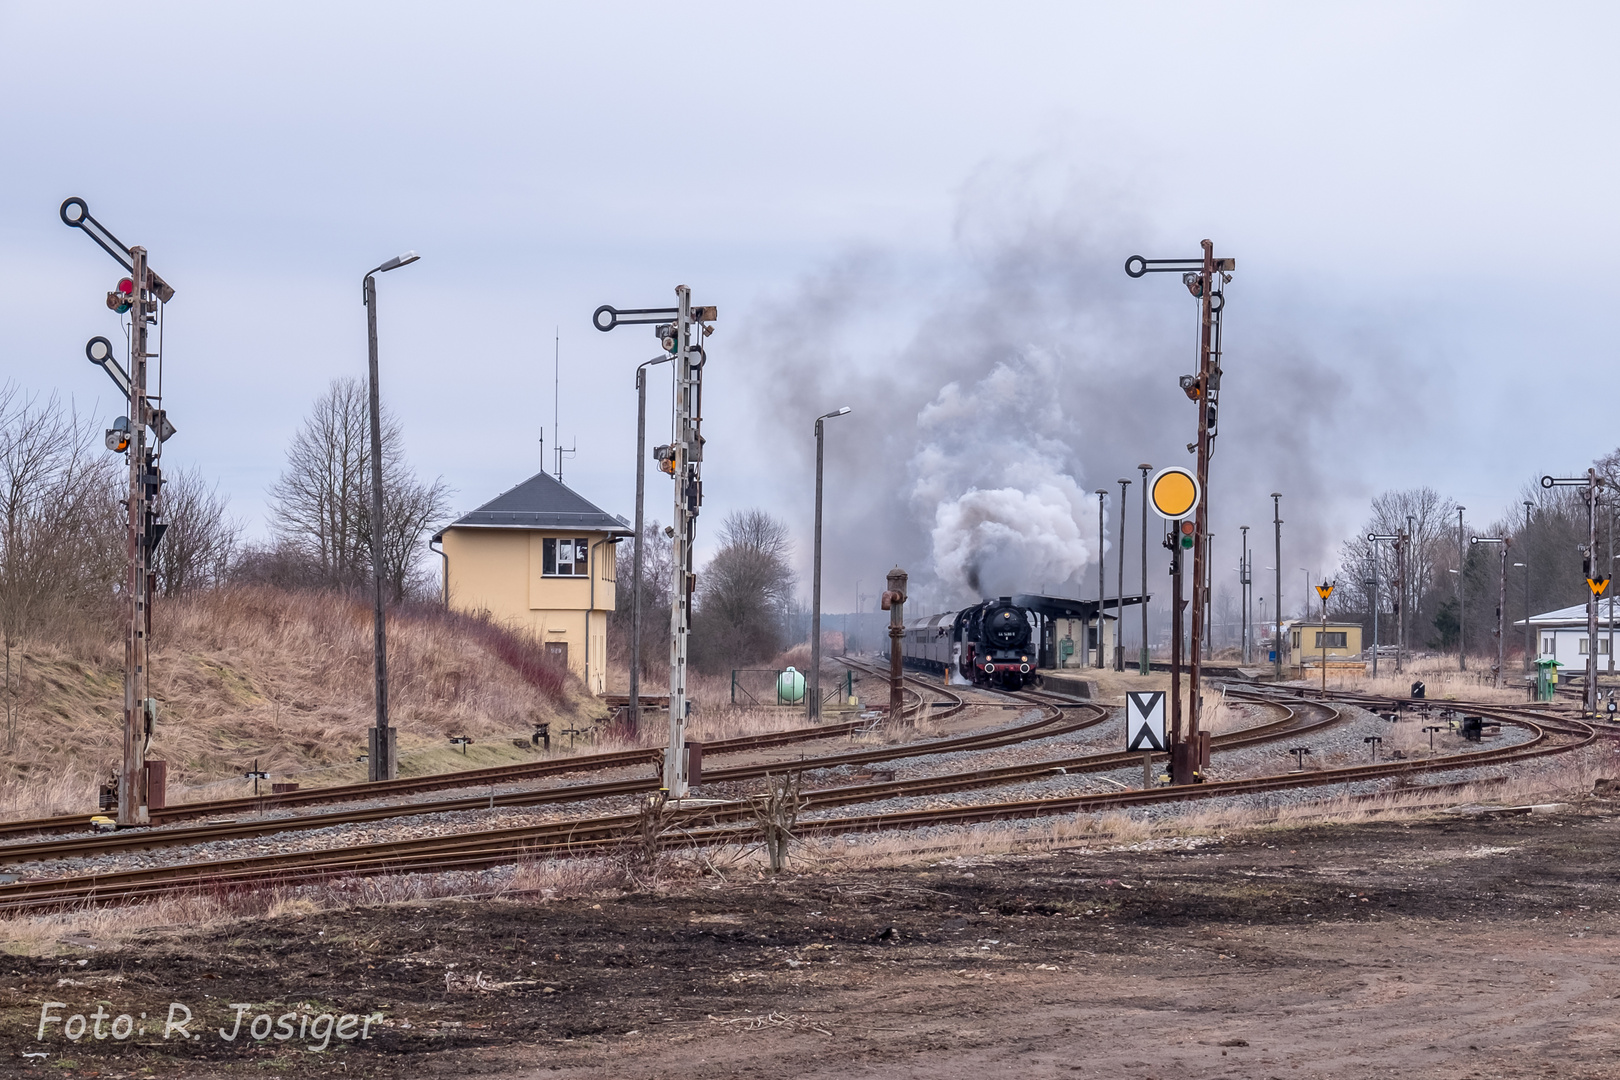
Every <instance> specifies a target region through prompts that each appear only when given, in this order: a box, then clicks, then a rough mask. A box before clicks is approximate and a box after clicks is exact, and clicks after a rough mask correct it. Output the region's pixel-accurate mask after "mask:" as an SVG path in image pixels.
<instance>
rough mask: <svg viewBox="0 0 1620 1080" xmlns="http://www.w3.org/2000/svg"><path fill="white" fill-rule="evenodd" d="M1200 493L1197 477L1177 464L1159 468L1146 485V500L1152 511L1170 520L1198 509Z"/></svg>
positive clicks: (1176, 519)
mask: <svg viewBox="0 0 1620 1080" xmlns="http://www.w3.org/2000/svg"><path fill="white" fill-rule="evenodd" d="M1201 495H1202V492H1200V491H1199V489H1198V478H1197V477H1196V476H1194V475H1193V474H1192V473H1191V472H1190V471H1188V470H1187V469H1183V468H1181V467H1180V466H1177V465H1172V466H1171V467H1170V468H1168V469H1161V470H1160V471H1159V473H1158V475H1157V476H1155V477H1154V478H1153V481H1152V482H1151V483H1150V484H1149V485H1148V502H1149V503H1151V504H1152V506H1153V511H1154V513H1156V514H1158V515H1159V516H1160V517H1162V518H1165V519H1167V520H1170V521H1178V520H1180V519H1181V518H1184V517H1186V516H1187V515H1188V514H1191V513H1192V512H1193V511H1194V510H1196V509H1198V500H1199V497H1200V496H1201Z"/></svg>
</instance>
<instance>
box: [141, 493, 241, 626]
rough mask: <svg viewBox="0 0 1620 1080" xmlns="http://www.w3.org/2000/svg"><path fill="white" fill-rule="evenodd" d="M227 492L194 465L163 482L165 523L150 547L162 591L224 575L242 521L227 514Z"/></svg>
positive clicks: (182, 588)
mask: <svg viewBox="0 0 1620 1080" xmlns="http://www.w3.org/2000/svg"><path fill="white" fill-rule="evenodd" d="M229 504H230V498H229V496H226V495H221V494H220V493H219V486H218V485H217V484H216V485H214V486H212V487H210V486H209V485H208V484H207V483H206V482H205V481H204V480H203V477H202V473H201V472H200V471H198V470H197V469H195V468H188V469H181V470H180V471H179V472H177V473H176V474H175V475H174V477H173V478H171V479H166V480H165V481H164V484H163V501H162V507H163V518H164V521H165V522H166V523H167V525H168V528H167V530H166V531H165V532H164V534H163V540H162V541H161V542H160V543H159V544H158V546H157V547H156V548H155V549H154V550H153V552H152V569H153V570H154V571H155V572H156V574H157V576H158V587H159V588H160V589H161V590H162V594H163V595H164V596H167V597H174V596H178V595H180V594H181V593H183V592H186V591H187V590H190V589H198V588H207V587H209V586H213V585H217V584H219V583H221V582H223V581H224V580H225V579H226V576H227V574H228V572H229V570H230V567H231V563H232V561H233V560H234V558H235V556H236V552H237V547H238V546H239V544H240V542H241V536H242V527H241V525H240V524H239V523H237V522H236V521H234V520H232V519H231V518H230V517H228V516H226V513H225V510H226V507H227V506H228V505H229Z"/></svg>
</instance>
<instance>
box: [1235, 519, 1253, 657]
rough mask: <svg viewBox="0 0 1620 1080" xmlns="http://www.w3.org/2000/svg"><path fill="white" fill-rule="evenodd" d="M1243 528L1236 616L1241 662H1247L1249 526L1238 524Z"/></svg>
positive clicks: (1239, 556)
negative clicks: (1238, 623)
mask: <svg viewBox="0 0 1620 1080" xmlns="http://www.w3.org/2000/svg"><path fill="white" fill-rule="evenodd" d="M1238 527H1239V528H1240V529H1242V530H1243V542H1242V544H1241V545H1240V547H1241V548H1242V550H1241V551H1240V552H1239V555H1238V618H1240V619H1242V620H1243V629H1242V633H1241V634H1240V639H1241V642H1242V647H1243V662H1244V663H1245V664H1247V663H1249V662H1250V660H1249V582H1250V577H1251V575H1250V574H1249V527H1248V526H1247V525H1240V526H1238Z"/></svg>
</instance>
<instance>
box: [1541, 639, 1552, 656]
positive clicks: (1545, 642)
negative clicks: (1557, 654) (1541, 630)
mask: <svg viewBox="0 0 1620 1080" xmlns="http://www.w3.org/2000/svg"><path fill="white" fill-rule="evenodd" d="M1541 651H1542V652H1544V653H1551V652H1552V651H1553V639H1552V638H1550V637H1544V638H1542V639H1541Z"/></svg>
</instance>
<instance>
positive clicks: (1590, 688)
mask: <svg viewBox="0 0 1620 1080" xmlns="http://www.w3.org/2000/svg"><path fill="white" fill-rule="evenodd" d="M1603 485H1604V480H1603V478H1602V477H1601V476H1599V475H1598V474H1597V470H1596V469H1587V470H1586V475H1585V476H1543V477H1542V478H1541V486H1542V487H1544V488H1555V487H1584V488H1585V489H1586V491H1585V492H1584V494H1585V497H1586V691H1585V693H1584V694H1583V695H1582V706H1583V708H1584V709H1585V710H1586V714H1587V715H1588V716H1596V715H1597V621H1598V614H1597V601H1598V597H1599V596H1601V595H1602V594H1603V592H1604V591H1605V590H1606V589H1607V588H1608V586H1609V576H1608V574H1606V573H1605V574H1598V573H1596V572H1595V571H1596V563H1597V495H1598V488H1600V487H1602V486H1603Z"/></svg>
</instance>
